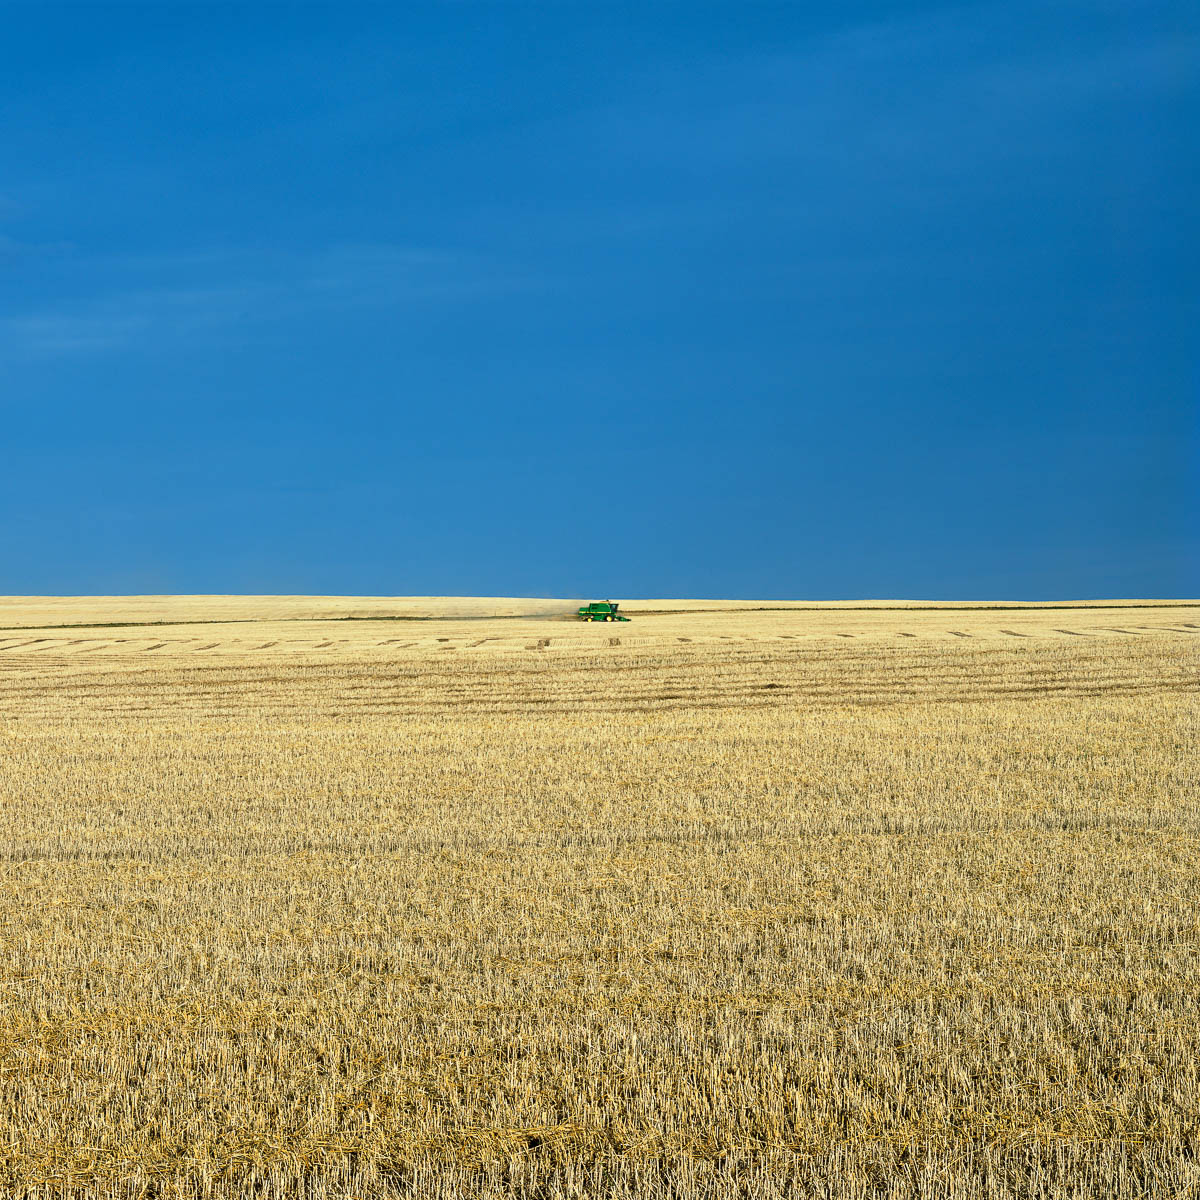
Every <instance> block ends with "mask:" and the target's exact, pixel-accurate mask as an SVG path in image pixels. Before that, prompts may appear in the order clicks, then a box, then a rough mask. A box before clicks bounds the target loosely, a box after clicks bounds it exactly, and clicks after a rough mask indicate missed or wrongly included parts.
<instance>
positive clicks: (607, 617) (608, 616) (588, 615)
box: [579, 600, 629, 621]
mask: <svg viewBox="0 0 1200 1200" xmlns="http://www.w3.org/2000/svg"><path fill="white" fill-rule="evenodd" d="M618 607H619V606H618V605H616V604H613V603H612V601H610V600H593V601H592V602H591V604H585V605H584V606H583V607H582V608H581V609H580V610H579V619H580V620H581V621H628V620H629V618H628V617H623V616H621V614H620V613H619V612H617V608H618Z"/></svg>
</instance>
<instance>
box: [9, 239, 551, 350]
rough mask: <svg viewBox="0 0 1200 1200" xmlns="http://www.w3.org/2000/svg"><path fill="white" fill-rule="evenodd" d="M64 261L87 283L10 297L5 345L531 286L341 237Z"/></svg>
mask: <svg viewBox="0 0 1200 1200" xmlns="http://www.w3.org/2000/svg"><path fill="white" fill-rule="evenodd" d="M2 249H3V246H2V244H0V252H2ZM71 268H72V269H71V275H72V276H74V277H75V278H78V277H80V276H83V277H93V278H95V277H99V280H98V282H97V286H96V287H95V288H93V289H92V290H91V291H85V293H84V294H83V295H75V296H74V297H72V298H70V299H63V300H61V301H58V302H54V301H46V300H43V301H42V302H41V303H40V304H37V305H31V306H30V307H29V308H28V309H27V310H26V311H21V309H20V307H19V306H17V305H13V304H10V305H9V311H8V312H7V313H5V314H3V315H0V348H2V349H3V351H4V352H6V353H8V354H14V353H26V354H34V355H59V354H75V353H85V352H97V351H110V350H116V349H124V348H130V347H136V346H138V345H141V344H144V345H147V346H161V345H162V344H164V342H169V343H175V344H185V343H190V342H201V341H212V340H221V339H225V338H233V339H234V340H237V341H245V340H246V339H247V338H250V337H253V336H254V331H255V330H256V329H257V330H261V329H263V328H265V327H267V326H270V325H272V324H277V323H279V322H286V321H289V320H295V319H299V318H302V317H305V316H311V315H316V314H320V313H322V312H330V313H331V312H335V311H345V310H348V309H354V308H363V309H372V308H389V307H393V308H403V307H405V306H411V305H444V304H454V303H465V302H469V301H471V300H474V299H477V298H481V297H489V296H496V295H502V294H505V293H508V292H512V291H518V290H528V289H529V288H530V287H532V286H534V282H533V281H532V280H531V279H529V278H527V277H522V276H519V275H518V274H517V273H516V272H512V271H506V270H503V269H502V268H501V267H499V266H497V265H495V264H490V263H485V262H483V261H481V260H479V259H476V258H473V257H471V256H468V255H463V254H458V253H453V252H447V251H440V250H434V249H423V248H415V249H414V248H408V247H401V246H389V245H345V246H339V247H333V248H330V249H327V250H323V251H321V252H319V253H315V254H309V255H300V254H283V253H279V252H267V251H262V252H259V251H246V250H231V251H189V252H182V253H180V254H174V255H157V256H156V255H145V256H129V257H125V258H119V257H118V258H114V257H111V256H110V257H108V258H101V259H92V260H89V259H87V258H83V257H76V258H75V259H74V260H73V261H72V264H71ZM117 281H120V283H121V284H123V286H118V285H117ZM76 286H77V285H76Z"/></svg>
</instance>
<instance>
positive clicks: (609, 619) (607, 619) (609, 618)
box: [604, 617, 612, 621]
mask: <svg viewBox="0 0 1200 1200" xmlns="http://www.w3.org/2000/svg"><path fill="white" fill-rule="evenodd" d="M604 619H605V620H606V621H611V620H612V617H605V618H604Z"/></svg>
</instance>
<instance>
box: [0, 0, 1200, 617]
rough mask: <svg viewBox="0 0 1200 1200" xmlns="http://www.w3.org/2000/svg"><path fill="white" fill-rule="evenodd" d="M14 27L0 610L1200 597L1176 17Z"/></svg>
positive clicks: (1187, 77)
mask: <svg viewBox="0 0 1200 1200" xmlns="http://www.w3.org/2000/svg"><path fill="white" fill-rule="evenodd" d="M0 16H2V17H3V20H4V25H5V35H4V37H3V39H2V40H0V418H2V425H0V428H2V430H3V436H2V440H0V448H2V450H3V471H2V472H0V593H52V594H76V593H132V592H269V593H297V592H298V593H345V594H492V595H512V594H521V595H524V594H530V595H591V594H597V595H610V594H611V595H629V596H639V595H641V596H646V595H651V596H687V595H693V596H714V597H715V596H729V597H761V598H791V597H796V598H814V599H820V598H848V597H867V596H872V597H921V598H964V599H967V598H970V599H985V598H1003V599H1021V598H1028V599H1058V598H1085V597H1103V596H1108V597H1113V596H1179V595H1187V596H1195V595H1198V594H1200V534H1198V532H1197V531H1198V529H1200V503H1198V497H1200V486H1198V485H1200V418H1198V404H1197V399H1198V392H1200V370H1198V363H1200V356H1198V352H1197V336H1196V335H1197V330H1198V329H1200V233H1198V227H1200V221H1198V220H1197V217H1198V215H1200V16H1198V15H1197V13H1196V11H1195V10H1194V8H1193V6H1192V5H1189V4H1183V3H1178V4H1154V3H1122V4H1099V3H1086V4H1073V3H1062V4H1054V5H1045V4H1042V3H1035V4H1027V5H1026V4H1021V3H1002V4H886V5H885V4H877V5H856V4H836V5H835V4H830V5H821V4H811V5H809V4H799V3H795V4H776V5H766V4H754V3H750V4H733V3H729V4H726V5H720V6H707V5H705V4H702V3H688V4H675V3H665V2H664V3H661V4H650V5H642V4H638V5H634V4H629V5H618V4H600V3H594V4H584V3H549V4H547V3H540V4H537V5H520V4H515V3H499V2H497V3H491V4H469V3H445V4H432V3H431V4H428V5H404V4H396V5H364V6H354V5H345V4H342V5H338V6H336V7H320V6H294V5H282V4H266V3H263V4H257V5H255V4H246V5H239V6H228V7H227V6H222V5H217V4H202V5H196V6H189V5H184V4H177V3H166V2H164V3H161V4H157V5H150V6H124V5H111V4H98V3H91V4H85V5H80V6H56V5H51V4H36V5H34V4H23V3H18V4H0Z"/></svg>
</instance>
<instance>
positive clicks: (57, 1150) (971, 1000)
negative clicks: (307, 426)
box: [0, 597, 1200, 1200]
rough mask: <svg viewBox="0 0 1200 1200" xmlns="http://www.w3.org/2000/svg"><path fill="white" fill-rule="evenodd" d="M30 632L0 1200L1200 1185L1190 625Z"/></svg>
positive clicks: (792, 610) (1081, 1190)
mask: <svg viewBox="0 0 1200 1200" xmlns="http://www.w3.org/2000/svg"><path fill="white" fill-rule="evenodd" d="M568 607H569V606H568V605H566V604H553V603H550V602H535V601H522V600H517V599H513V600H505V601H482V600H456V599H453V598H447V599H444V600H418V599H411V598H410V599H404V600H394V599H386V598H366V599H352V598H346V599H321V598H311V597H294V598H292V597H284V598H278V597H180V598H170V597H142V598H136V599H132V600H131V599H121V598H95V599H86V600H85V599H68V600H64V599H52V598H51V599H28V598H20V599H8V600H0V821H2V826H0V829H2V836H0V851H2V853H0V888H2V889H3V905H2V907H0V920H2V929H0V936H2V938H3V948H4V953H3V957H2V958H0V1195H2V1196H5V1197H13V1198H18V1197H19V1198H33V1197H46V1198H49V1197H122V1198H126V1197H128V1198H132V1197H156V1198H165V1197H211V1198H214V1200H225V1198H231V1200H232V1198H240V1197H245V1196H260V1197H270V1198H283V1197H304V1198H318V1197H322V1198H329V1200H333V1198H339V1200H341V1198H351V1197H355V1198H358V1197H361V1198H364V1200H366V1198H373V1197H385V1198H386V1197H401V1196H404V1197H413V1198H414V1200H421V1198H427V1200H435V1198H450V1197H459V1196H465V1197H471V1196H482V1197H497V1198H498V1197H529V1198H534V1197H536V1198H538V1200H557V1198H559V1197H562V1198H566V1197H601V1196H605V1197H607V1196H612V1197H626V1198H633V1197H659V1198H664V1200H665V1198H668V1197H672V1198H679V1200H685V1198H687V1200H700V1198H702V1197H703V1198H708V1197H716V1198H720V1197H756V1198H757V1197H762V1198H764V1200H771V1198H773V1197H783V1196H827V1197H902V1196H926V1197H947V1198H954V1200H960V1198H961V1200H967V1198H973V1197H980V1198H983V1197H1026V1196H1046V1197H1050V1196H1053V1197H1060V1196H1062V1197H1089V1198H1090V1197H1097V1196H1122V1197H1124V1196H1129V1197H1134V1196H1139V1197H1140V1196H1147V1197H1149V1196H1154V1197H1167V1196H1171V1197H1175V1196H1200V1061H1198V1055H1197V1046H1198V1043H1200V883H1198V879H1200V789H1198V787H1197V764H1198V763H1200V753H1198V746H1197V728H1198V724H1200V722H1198V715H1200V704H1198V700H1200V672H1198V670H1197V668H1198V666H1200V653H1198V648H1200V603H1197V602H1191V603H1185V602H1179V603H1176V604H1158V605H1154V604H1150V603H1148V602H1137V601H1111V602H1106V603H1105V605H1104V606H1098V605H1079V606H1071V607H1061V606H1059V607H1037V606H1008V607H998V606H987V605H974V606H945V605H944V606H925V605H919V604H907V605H903V604H896V605H878V604H877V605H843V606H833V605H826V606H811V605H807V606H806V605H778V604H772V605H768V604H762V605H746V604H742V605H739V604H732V603H725V604H722V603H704V602H678V601H670V600H661V601H659V600H656V601H629V602H626V603H625V604H624V605H623V606H622V607H623V609H625V610H627V611H628V612H629V615H630V616H631V617H632V620H631V621H630V623H628V624H620V625H601V624H597V625H584V624H582V623H579V622H572V621H569V620H566V619H564V618H563V617H562V613H563V612H564V611H565V610H566V609H567V608H568Z"/></svg>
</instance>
